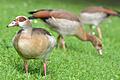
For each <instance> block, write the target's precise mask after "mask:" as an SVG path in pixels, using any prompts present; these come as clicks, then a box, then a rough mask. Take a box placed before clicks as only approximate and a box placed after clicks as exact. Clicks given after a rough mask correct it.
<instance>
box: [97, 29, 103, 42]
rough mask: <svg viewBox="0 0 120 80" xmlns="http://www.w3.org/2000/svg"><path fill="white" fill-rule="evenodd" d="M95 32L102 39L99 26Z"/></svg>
mask: <svg viewBox="0 0 120 80" xmlns="http://www.w3.org/2000/svg"><path fill="white" fill-rule="evenodd" d="M96 29H97V32H98V37H99V38H100V39H101V40H102V32H101V29H100V27H97V28H96Z"/></svg>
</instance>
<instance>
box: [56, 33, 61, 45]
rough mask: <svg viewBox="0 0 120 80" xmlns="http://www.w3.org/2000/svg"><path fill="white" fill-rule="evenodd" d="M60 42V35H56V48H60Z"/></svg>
mask: <svg viewBox="0 0 120 80" xmlns="http://www.w3.org/2000/svg"><path fill="white" fill-rule="evenodd" d="M60 41H61V36H60V35H58V37H57V47H59V46H60Z"/></svg>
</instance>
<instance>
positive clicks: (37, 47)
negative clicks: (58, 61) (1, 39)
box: [14, 36, 49, 59]
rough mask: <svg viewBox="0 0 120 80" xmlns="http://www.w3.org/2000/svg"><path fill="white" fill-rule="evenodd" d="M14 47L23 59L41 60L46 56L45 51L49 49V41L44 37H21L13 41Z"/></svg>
mask: <svg viewBox="0 0 120 80" xmlns="http://www.w3.org/2000/svg"><path fill="white" fill-rule="evenodd" d="M14 47H15V49H16V50H17V51H18V53H19V55H20V56H22V57H23V58H26V59H31V58H42V57H44V56H46V51H47V49H48V48H49V41H48V38H47V37H44V36H40V37H39V36H36V37H25V36H22V37H20V38H19V40H18V41H17V42H15V41H14Z"/></svg>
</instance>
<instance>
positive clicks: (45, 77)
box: [44, 62, 47, 80]
mask: <svg viewBox="0 0 120 80" xmlns="http://www.w3.org/2000/svg"><path fill="white" fill-rule="evenodd" d="M46 66H47V65H46V62H45V63H44V76H45V80H46V69H47V67H46Z"/></svg>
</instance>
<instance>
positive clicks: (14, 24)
mask: <svg viewBox="0 0 120 80" xmlns="http://www.w3.org/2000/svg"><path fill="white" fill-rule="evenodd" d="M17 25H18V23H17V22H16V21H12V22H11V23H10V24H8V25H7V27H14V26H17Z"/></svg>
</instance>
